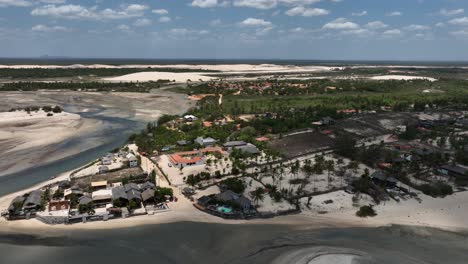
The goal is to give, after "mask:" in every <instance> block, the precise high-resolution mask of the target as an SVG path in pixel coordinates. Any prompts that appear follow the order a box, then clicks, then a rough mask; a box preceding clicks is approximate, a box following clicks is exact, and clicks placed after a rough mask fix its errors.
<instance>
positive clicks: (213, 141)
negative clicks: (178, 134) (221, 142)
mask: <svg viewBox="0 0 468 264" xmlns="http://www.w3.org/2000/svg"><path fill="white" fill-rule="evenodd" d="M195 142H197V143H198V144H200V145H201V146H204V147H207V146H213V145H214V144H216V143H217V142H218V141H217V140H216V139H213V138H210V137H207V138H203V137H198V138H197V139H195Z"/></svg>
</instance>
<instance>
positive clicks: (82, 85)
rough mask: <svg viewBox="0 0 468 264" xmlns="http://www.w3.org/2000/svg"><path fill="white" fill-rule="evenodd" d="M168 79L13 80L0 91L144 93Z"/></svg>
mask: <svg viewBox="0 0 468 264" xmlns="http://www.w3.org/2000/svg"><path fill="white" fill-rule="evenodd" d="M167 82H169V81H168V80H159V81H157V82H144V83H138V82H119V83H108V82H49V83H46V82H15V83H4V84H0V91H38V90H72V91H98V92H111V91H119V92H140V93H146V92H149V91H150V90H151V89H156V88H160V87H161V85H162V84H164V83H167Z"/></svg>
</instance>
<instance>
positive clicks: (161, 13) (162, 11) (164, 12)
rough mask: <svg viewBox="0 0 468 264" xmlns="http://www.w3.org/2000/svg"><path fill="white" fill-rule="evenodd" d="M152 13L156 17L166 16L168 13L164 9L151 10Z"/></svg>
mask: <svg viewBox="0 0 468 264" xmlns="http://www.w3.org/2000/svg"><path fill="white" fill-rule="evenodd" d="M151 12H153V13H154V14H157V15H167V14H169V11H167V10H166V9H153V11H151Z"/></svg>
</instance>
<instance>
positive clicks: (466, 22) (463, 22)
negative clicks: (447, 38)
mask: <svg viewBox="0 0 468 264" xmlns="http://www.w3.org/2000/svg"><path fill="white" fill-rule="evenodd" d="M449 23H450V24H452V25H457V26H468V17H461V18H455V19H452V20H450V21H449Z"/></svg>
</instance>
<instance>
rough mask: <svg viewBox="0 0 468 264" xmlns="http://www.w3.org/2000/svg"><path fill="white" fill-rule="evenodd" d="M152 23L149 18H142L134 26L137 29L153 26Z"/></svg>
mask: <svg viewBox="0 0 468 264" xmlns="http://www.w3.org/2000/svg"><path fill="white" fill-rule="evenodd" d="M151 23H152V21H151V20H150V19H148V18H140V19H137V21H135V23H133V25H134V26H137V27H146V26H149V25H151Z"/></svg>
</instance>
